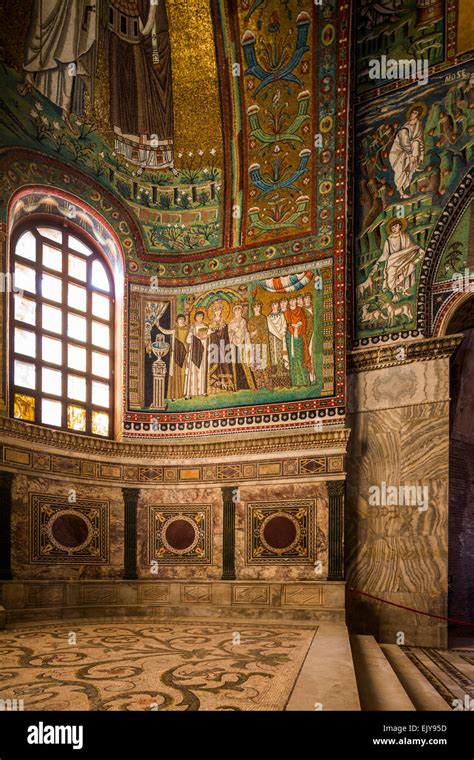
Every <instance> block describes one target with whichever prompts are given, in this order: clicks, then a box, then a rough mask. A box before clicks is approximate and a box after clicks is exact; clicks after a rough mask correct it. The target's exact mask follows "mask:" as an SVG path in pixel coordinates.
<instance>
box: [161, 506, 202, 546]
mask: <svg viewBox="0 0 474 760" xmlns="http://www.w3.org/2000/svg"><path fill="white" fill-rule="evenodd" d="M161 539H162V541H163V544H164V545H165V546H166V548H167V549H168V551H170V552H172V554H186V553H187V552H191V551H192V550H193V549H194V548H195V546H196V544H197V542H198V541H199V528H198V526H197V525H196V523H195V522H194V520H191V518H190V517H186V516H185V515H179V516H177V517H170V519H169V520H167V521H166V523H165V524H164V526H163V528H162V531H161Z"/></svg>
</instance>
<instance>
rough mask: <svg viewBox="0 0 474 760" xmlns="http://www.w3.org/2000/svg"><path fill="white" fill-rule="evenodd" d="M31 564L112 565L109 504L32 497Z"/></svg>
mask: <svg viewBox="0 0 474 760" xmlns="http://www.w3.org/2000/svg"><path fill="white" fill-rule="evenodd" d="M29 499H30V562H33V563H37V562H43V563H48V564H49V563H52V562H53V563H55V564H69V563H73V564H78V563H81V564H82V563H84V564H96V563H99V564H100V563H107V562H108V561H109V503H108V502H104V501H94V500H92V501H90V500H81V499H79V500H76V502H75V503H74V504H69V503H68V501H67V499H64V497H61V496H54V495H48V494H38V493H30V495H29Z"/></svg>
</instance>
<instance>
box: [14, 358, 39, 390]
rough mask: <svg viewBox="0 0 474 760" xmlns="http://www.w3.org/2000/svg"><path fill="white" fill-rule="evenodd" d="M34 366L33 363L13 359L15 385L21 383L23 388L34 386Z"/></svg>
mask: <svg viewBox="0 0 474 760" xmlns="http://www.w3.org/2000/svg"><path fill="white" fill-rule="evenodd" d="M35 383H36V368H35V365H34V364H27V362H21V361H18V360H17V361H15V385H21V386H23V388H32V389H34V388H35Z"/></svg>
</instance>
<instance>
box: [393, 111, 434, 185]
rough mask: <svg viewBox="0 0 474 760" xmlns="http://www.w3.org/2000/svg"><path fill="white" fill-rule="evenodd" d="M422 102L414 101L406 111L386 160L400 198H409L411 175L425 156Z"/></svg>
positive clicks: (419, 167) (420, 164)
mask: <svg viewBox="0 0 474 760" xmlns="http://www.w3.org/2000/svg"><path fill="white" fill-rule="evenodd" d="M425 113H426V106H425V105H424V103H415V104H414V105H413V106H411V108H409V109H408V111H407V121H406V122H405V124H403V126H401V127H400V129H399V130H398V132H397V134H396V135H395V139H394V141H393V143H392V147H391V149H390V153H389V156H388V160H389V161H390V165H391V167H392V169H393V173H394V182H395V187H396V188H397V190H398V192H399V194H400V198H409V197H410V196H409V195H408V194H407V192H406V191H407V190H408V189H409V187H410V183H411V181H412V178H413V175H414V174H415V172H417V171H420V169H421V168H422V164H423V160H424V157H425V143H424V131H423V124H422V122H421V119H422V118H423V116H424V115H425Z"/></svg>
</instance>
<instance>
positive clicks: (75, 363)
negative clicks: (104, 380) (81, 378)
mask: <svg viewBox="0 0 474 760" xmlns="http://www.w3.org/2000/svg"><path fill="white" fill-rule="evenodd" d="M67 364H68V367H70V368H71V369H81V370H82V371H83V372H85V370H86V349H85V348H79V346H72V345H71V344H69V345H68V347H67Z"/></svg>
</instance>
